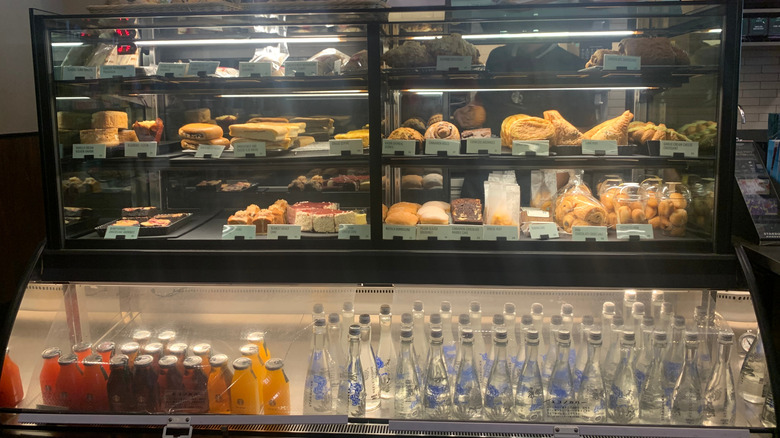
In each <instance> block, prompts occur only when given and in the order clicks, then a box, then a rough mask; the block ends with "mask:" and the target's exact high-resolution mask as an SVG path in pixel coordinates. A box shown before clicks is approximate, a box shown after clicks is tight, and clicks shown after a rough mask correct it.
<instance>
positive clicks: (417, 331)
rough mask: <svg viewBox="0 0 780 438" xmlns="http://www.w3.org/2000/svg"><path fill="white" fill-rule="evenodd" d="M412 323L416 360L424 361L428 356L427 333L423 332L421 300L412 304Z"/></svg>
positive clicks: (423, 313)
mask: <svg viewBox="0 0 780 438" xmlns="http://www.w3.org/2000/svg"><path fill="white" fill-rule="evenodd" d="M412 324H413V325H412V327H413V329H414V351H415V353H417V361H418V362H420V363H425V360H426V358H427V357H428V335H427V334H426V333H425V309H423V302H422V301H419V300H418V301H415V302H414V303H413V304H412Z"/></svg>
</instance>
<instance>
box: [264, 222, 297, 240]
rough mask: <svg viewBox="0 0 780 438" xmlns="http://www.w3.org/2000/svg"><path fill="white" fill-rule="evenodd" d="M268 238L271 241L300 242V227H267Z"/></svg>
mask: <svg viewBox="0 0 780 438" xmlns="http://www.w3.org/2000/svg"><path fill="white" fill-rule="evenodd" d="M268 238H269V239H271V240H280V239H287V240H301V226H300V225H279V224H270V225H268Z"/></svg>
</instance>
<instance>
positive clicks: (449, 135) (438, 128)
mask: <svg viewBox="0 0 780 438" xmlns="http://www.w3.org/2000/svg"><path fill="white" fill-rule="evenodd" d="M425 138H439V139H444V140H460V132H458V128H456V127H455V125H453V124H452V123H450V122H437V123H434V124H433V125H431V126H429V127H428V130H427V131H425Z"/></svg>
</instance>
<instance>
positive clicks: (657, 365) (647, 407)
mask: <svg viewBox="0 0 780 438" xmlns="http://www.w3.org/2000/svg"><path fill="white" fill-rule="evenodd" d="M667 344H668V340H667V334H666V332H665V331H657V332H654V333H653V362H652V364H651V365H650V371H649V372H648V373H647V378H646V379H645V383H644V386H643V387H642V388H641V390H642V391H641V395H640V396H639V422H640V423H642V424H666V423H668V422H669V419H670V411H669V407H670V405H671V404H670V402H669V396H668V395H667V393H666V389H665V388H664V384H663V381H664V360H663V356H662V354H661V352H663V351H664V350H666V345H667Z"/></svg>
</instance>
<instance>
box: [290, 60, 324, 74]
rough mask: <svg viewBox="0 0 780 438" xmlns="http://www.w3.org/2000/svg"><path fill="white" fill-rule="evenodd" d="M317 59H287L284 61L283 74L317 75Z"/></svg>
mask: <svg viewBox="0 0 780 438" xmlns="http://www.w3.org/2000/svg"><path fill="white" fill-rule="evenodd" d="M317 66H318V63H317V61H287V62H285V63H284V74H285V76H301V75H303V76H317V75H318V74H319V73H318V70H317Z"/></svg>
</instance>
